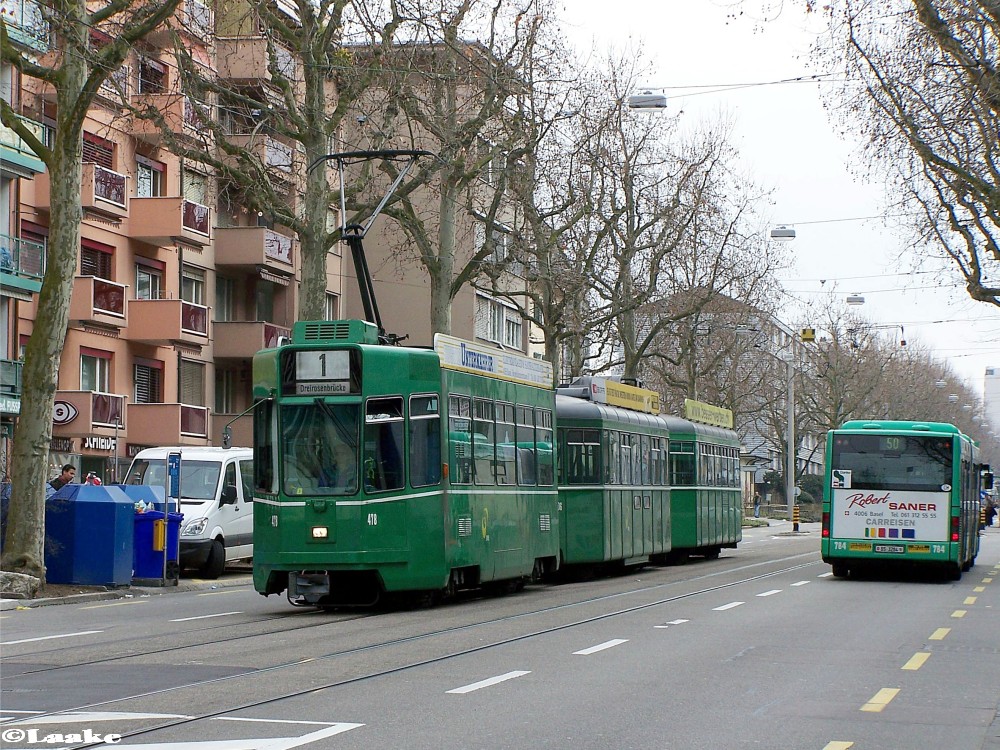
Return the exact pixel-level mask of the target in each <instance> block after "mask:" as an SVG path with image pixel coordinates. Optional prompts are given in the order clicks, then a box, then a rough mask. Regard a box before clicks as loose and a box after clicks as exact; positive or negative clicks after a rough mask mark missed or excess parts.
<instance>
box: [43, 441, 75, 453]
mask: <svg viewBox="0 0 1000 750" xmlns="http://www.w3.org/2000/svg"><path fill="white" fill-rule="evenodd" d="M49 452H50V453H72V452H73V438H68V437H54V438H52V439H51V440H50V441H49Z"/></svg>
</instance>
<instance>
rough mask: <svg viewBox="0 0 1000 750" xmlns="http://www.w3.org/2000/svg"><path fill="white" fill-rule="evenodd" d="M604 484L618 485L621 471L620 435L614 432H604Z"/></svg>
mask: <svg viewBox="0 0 1000 750" xmlns="http://www.w3.org/2000/svg"><path fill="white" fill-rule="evenodd" d="M604 445H605V448H604V483H605V484H618V483H619V477H620V476H621V473H620V471H619V460H620V458H619V435H618V433H617V432H615V431H614V430H606V431H605V432H604Z"/></svg>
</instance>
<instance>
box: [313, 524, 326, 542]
mask: <svg viewBox="0 0 1000 750" xmlns="http://www.w3.org/2000/svg"><path fill="white" fill-rule="evenodd" d="M326 535H327V528H326V526H313V528H312V537H313V539H326Z"/></svg>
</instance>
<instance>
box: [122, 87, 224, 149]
mask: <svg viewBox="0 0 1000 750" xmlns="http://www.w3.org/2000/svg"><path fill="white" fill-rule="evenodd" d="M132 106H133V107H134V108H135V109H137V110H139V111H140V112H144V113H147V114H150V115H155V117H151V118H147V117H140V116H139V115H133V116H132V121H131V123H130V125H129V134H130V135H132V137H133V138H136V139H137V140H140V141H143V142H145V143H149V144H150V145H153V146H160V145H161V144H162V143H163V141H164V129H165V130H166V131H167V132H169V133H171V134H173V136H174V137H175V138H178V139H180V140H183V141H187V142H188V143H191V142H199V143H200V142H204V141H207V140H210V138H209V136H210V135H211V130H210V129H208V128H206V127H205V126H204V123H205V120H206V119H208V118H209V116H210V115H209V112H208V108H207V106H206V105H204V104H197V103H195V102H193V101H191V99H189V98H188V97H186V96H184V94H179V93H173V94H135V95H133V96H132ZM159 118H162V122H161V121H160V119H159Z"/></svg>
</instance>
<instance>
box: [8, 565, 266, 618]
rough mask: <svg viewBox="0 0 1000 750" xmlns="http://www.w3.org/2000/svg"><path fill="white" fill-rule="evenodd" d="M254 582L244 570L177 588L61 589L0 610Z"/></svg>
mask: <svg viewBox="0 0 1000 750" xmlns="http://www.w3.org/2000/svg"><path fill="white" fill-rule="evenodd" d="M251 583H253V576H252V575H251V573H250V571H249V569H246V568H241V569H238V570H233V571H231V572H230V573H229V574H228V575H226V577H224V578H220V579H218V580H215V581H209V580H205V579H201V578H181V579H180V581H179V582H178V583H177V585H176V586H128V587H122V588H116V589H108V590H105V591H87V592H85V593H69V592H71V591H73V590H74V589H92V588H95V587H93V586H73V585H66V586H60V587H59V589H58V590H59V591H65V592H66V593H65V594H61V595H57V596H45V597H41V598H37V599H3V598H0V611H6V610H15V609H34V608H35V607H48V606H51V605H54V604H79V603H80V602H100V601H107V600H111V599H129V598H137V597H143V596H157V595H160V594H171V593H174V592H179V591H210V590H212V589H225V588H232V587H235V586H248V585H250V584H251Z"/></svg>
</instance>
